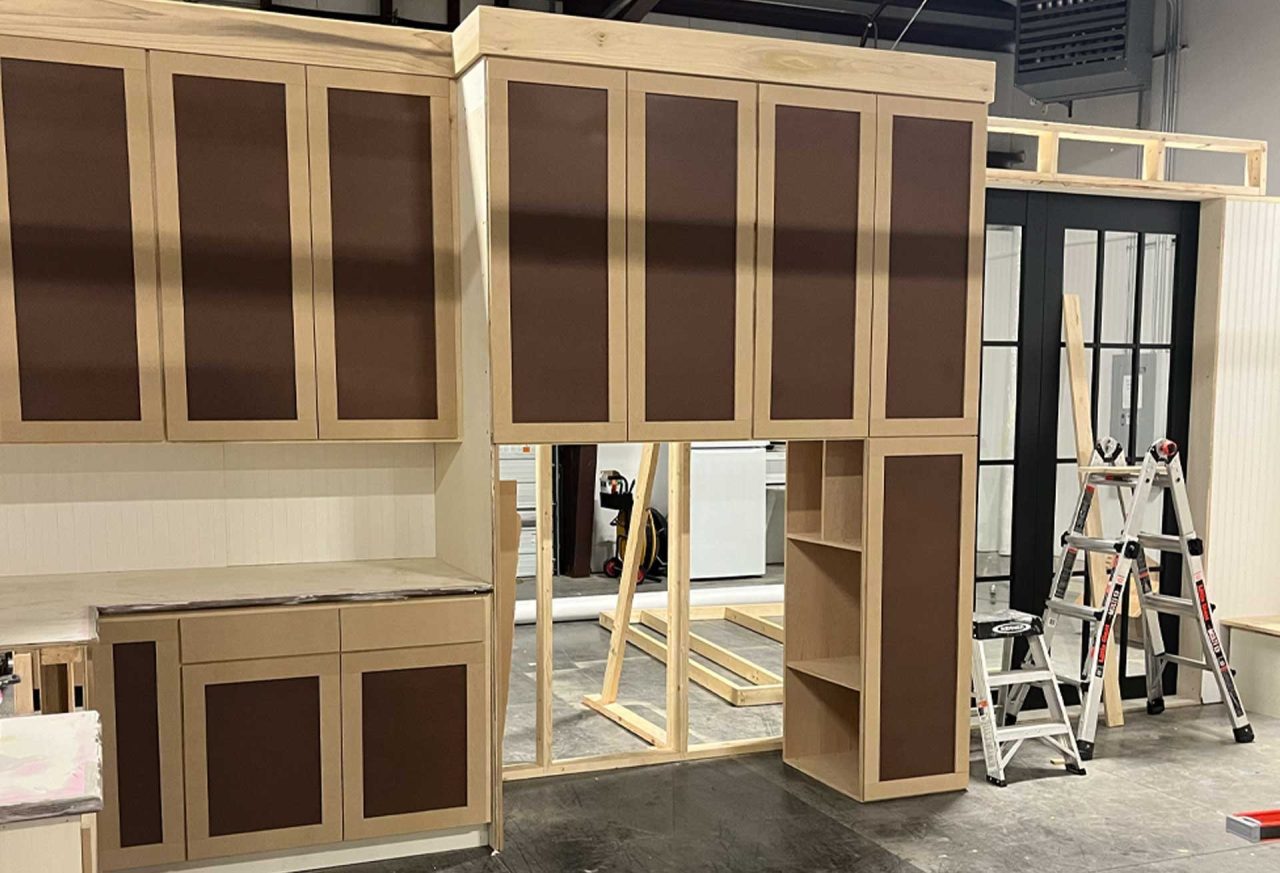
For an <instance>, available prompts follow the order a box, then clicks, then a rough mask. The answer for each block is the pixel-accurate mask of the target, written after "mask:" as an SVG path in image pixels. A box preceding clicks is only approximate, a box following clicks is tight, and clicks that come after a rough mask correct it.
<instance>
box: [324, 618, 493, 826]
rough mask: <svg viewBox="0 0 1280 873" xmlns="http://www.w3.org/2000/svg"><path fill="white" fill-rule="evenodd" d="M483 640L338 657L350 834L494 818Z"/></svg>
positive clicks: (346, 814)
mask: <svg viewBox="0 0 1280 873" xmlns="http://www.w3.org/2000/svg"><path fill="white" fill-rule="evenodd" d="M484 664H485V650H484V645H483V644H482V643H468V644H466V645H460V646H434V647H431V648H421V649H396V650H392V651H381V652H359V653H356V654H344V655H343V656H342V771H343V776H344V782H343V833H344V836H345V837H346V838H347V839H348V840H360V839H365V838H367V837H380V836H387V835H389V834H405V833H413V832H416V831H427V830H435V829H437V828H448V827H460V826H463V825H472V824H479V823H481V822H484V821H486V820H488V818H489V781H488V758H489V742H488V739H489V731H488V725H489V719H488V717H487V716H486V711H487V707H486V706H485V697H486V687H487V683H486V681H485V669H484Z"/></svg>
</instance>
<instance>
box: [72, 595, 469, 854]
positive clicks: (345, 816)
mask: <svg viewBox="0 0 1280 873" xmlns="http://www.w3.org/2000/svg"><path fill="white" fill-rule="evenodd" d="M488 628H489V600H488V598H487V597H485V596H463V597H439V598H424V599H422V600H418V601H404V602H396V603H380V604H361V605H353V606H337V605H334V606H297V607H278V608H275V607H273V608H246V609H227V610H213V611H206V612H187V613H177V614H169V615H162V616H155V617H146V618H106V619H103V621H102V625H101V634H100V641H99V642H98V643H97V644H96V645H94V646H93V647H92V649H91V652H90V660H91V663H92V669H93V681H92V685H91V687H92V689H93V690H92V700H91V705H93V706H94V707H95V708H97V709H98V710H99V711H100V712H101V713H102V720H103V741H104V762H105V772H104V777H105V788H106V798H105V801H106V802H105V807H104V811H103V816H102V821H101V827H100V833H101V837H100V839H101V857H102V864H103V869H105V870H114V869H124V868H134V867H143V866H152V865H157V864H167V863H176V862H179V861H183V860H197V859H210V858H221V857H229V856H232V855H240V854H251V853H261V852H269V851H277V850H285V849H291V848H301V847H305V846H319V845H328V844H335V843H340V842H342V841H344V840H347V841H349V840H362V839H367V838H371V837H383V836H392V835H400V834H411V833H423V832H429V831H432V830H439V829H442V828H453V827H461V826H467V825H477V824H483V823H485V822H488V821H489V819H490V793H489V792H490V788H489V785H490V781H489V780H490V751H489V750H490V746H489V741H490V736H489V733H490V727H489V726H490V724H491V716H490V712H491V702H490V668H489V648H488V642H487V641H488Z"/></svg>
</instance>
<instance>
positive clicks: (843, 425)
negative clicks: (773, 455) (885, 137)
mask: <svg viewBox="0 0 1280 873" xmlns="http://www.w3.org/2000/svg"><path fill="white" fill-rule="evenodd" d="M875 101H876V98H875V96H874V95H869V94H855V93H850V92H841V91H820V90H817V89H813V88H788V87H783V86H778V85H762V86H760V163H759V166H760V179H759V188H760V192H759V221H758V225H759V228H758V233H759V240H758V242H757V254H756V373H755V427H754V436H756V437H757V438H775V439H778V438H795V437H850V436H866V433H867V403H868V394H869V392H868V387H869V384H870V367H871V294H872V291H871V267H872V249H873V239H874V237H873V228H872V222H873V219H874V213H875V175H874V174H875V147H876V139H875V124H876V103H875Z"/></svg>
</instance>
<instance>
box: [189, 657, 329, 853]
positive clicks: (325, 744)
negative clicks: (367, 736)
mask: <svg viewBox="0 0 1280 873" xmlns="http://www.w3.org/2000/svg"><path fill="white" fill-rule="evenodd" d="M338 666H339V659H338V655H336V654H333V655H308V656H301V657H293V658H274V659H270V660H262V661H232V662H224V663H215V664H194V665H186V666H184V667H183V668H182V682H183V716H184V720H185V721H184V729H183V734H184V739H185V744H184V749H183V752H184V756H185V760H186V801H187V853H188V857H189V858H191V859H193V860H194V859H199V858H213V857H219V856H222V855H231V854H237V853H241V852H261V851H271V850H276V849H287V848H293V847H297V846H306V845H314V844H320V843H333V842H338V841H339V840H341V839H342V817H341V816H342V813H341V794H342V774H341V755H340V732H341V718H340V712H339V707H338V706H336V705H334V702H335V701H337V700H338V699H339V697H338V695H339V682H338Z"/></svg>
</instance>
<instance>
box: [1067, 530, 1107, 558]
mask: <svg viewBox="0 0 1280 873" xmlns="http://www.w3.org/2000/svg"><path fill="white" fill-rule="evenodd" d="M1065 539H1066V543H1067V545H1068V546H1072V547H1074V548H1077V549H1083V550H1084V551H1086V552H1109V553H1111V554H1115V553H1116V552H1117V551H1119V550H1118V549H1117V548H1116V546H1117V545H1118V544H1119V542H1120V541H1119V540H1107V539H1103V538H1102V537H1084V536H1080V535H1078V534H1067V536H1066V538H1065Z"/></svg>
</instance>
